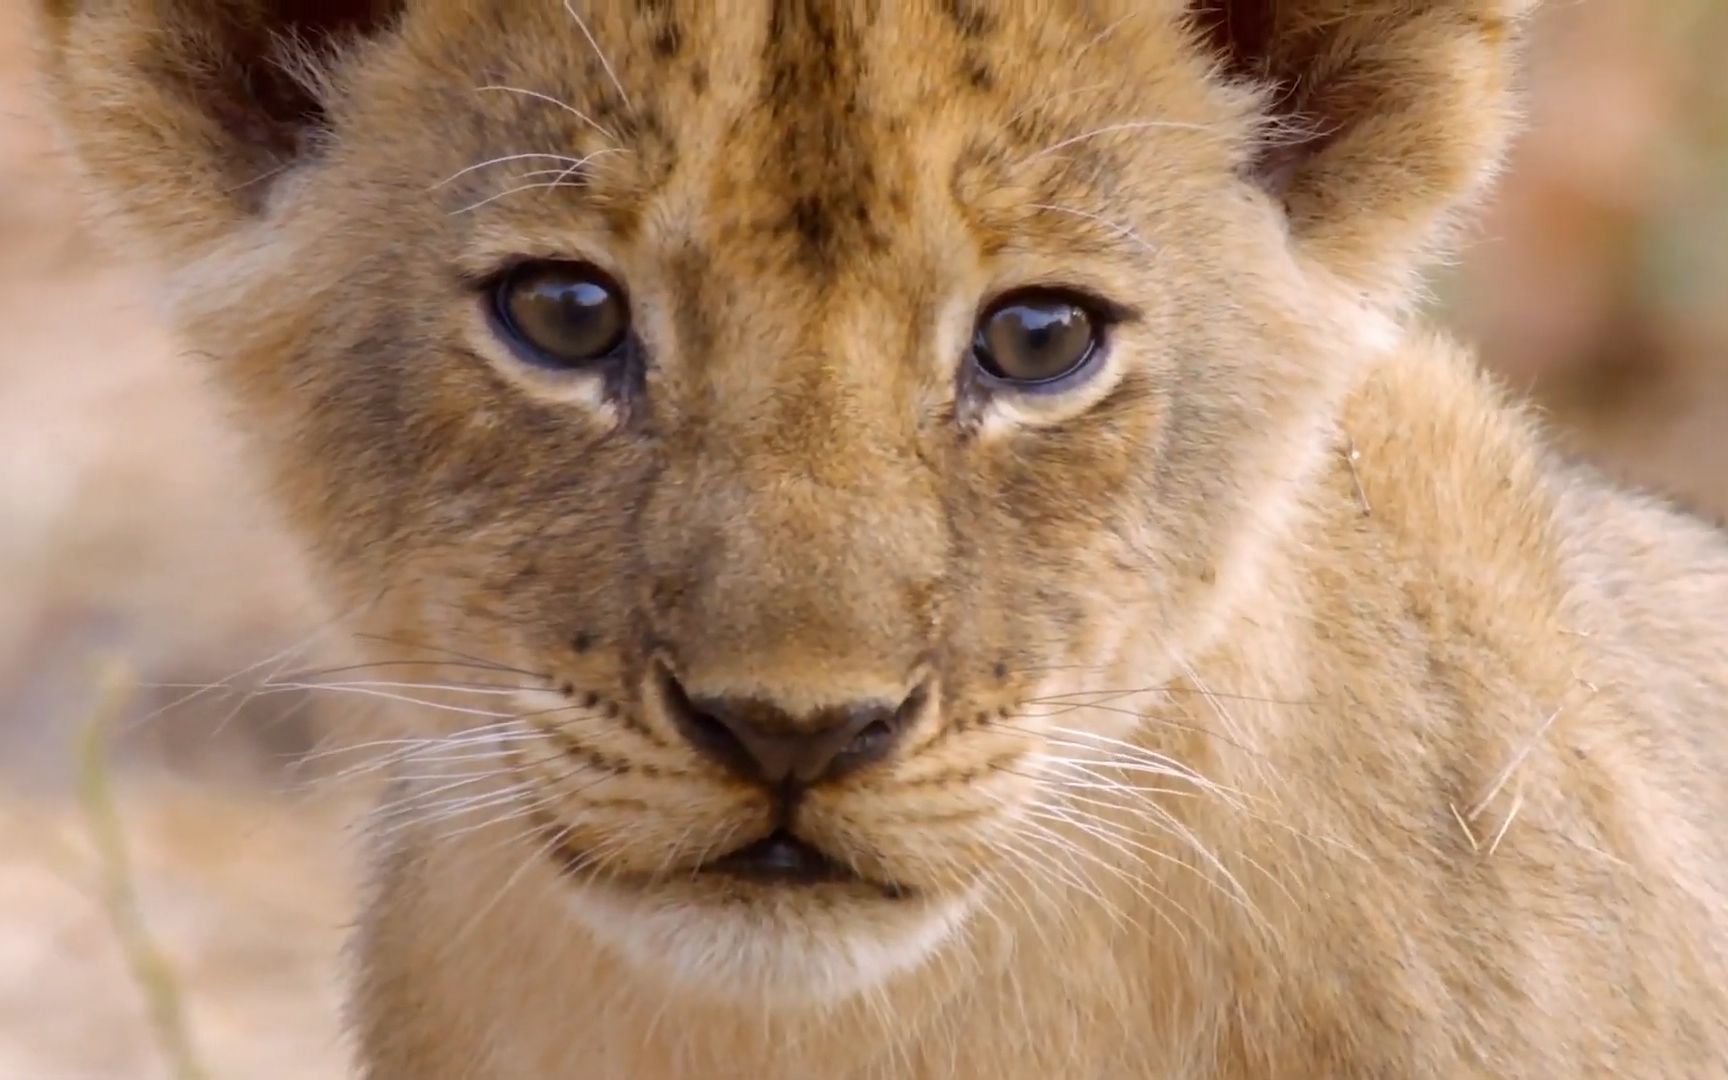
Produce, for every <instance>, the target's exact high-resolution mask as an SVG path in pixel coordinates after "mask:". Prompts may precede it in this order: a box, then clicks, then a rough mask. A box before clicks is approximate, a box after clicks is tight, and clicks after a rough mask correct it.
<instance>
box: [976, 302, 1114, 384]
mask: <svg viewBox="0 0 1728 1080" xmlns="http://www.w3.org/2000/svg"><path fill="white" fill-rule="evenodd" d="M982 337H983V340H982V341H981V342H980V345H981V346H982V351H983V353H984V357H983V358H984V360H985V362H986V365H987V366H990V367H992V368H993V369H994V370H993V371H992V374H994V375H998V376H1000V377H1002V378H1005V379H1017V380H1021V381H1025V382H1036V381H1039V380H1043V379H1054V378H1056V377H1057V376H1059V375H1064V374H1067V373H1068V372H1069V371H1071V370H1073V369H1074V368H1075V367H1076V366H1077V365H1078V364H1079V363H1080V362H1081V361H1082V360H1085V359H1086V354H1087V353H1088V352H1090V351H1091V348H1092V324H1091V320H1090V319H1088V318H1087V317H1086V313H1085V312H1084V311H1082V310H1081V309H1080V308H1079V307H1077V306H1075V305H1074V304H1066V303H1061V302H1043V303H1024V304H1010V305H1008V306H1007V307H1003V308H999V309H997V310H996V311H994V312H992V313H991V314H990V315H989V317H988V318H987V319H986V321H985V324H984V332H983V335H982Z"/></svg>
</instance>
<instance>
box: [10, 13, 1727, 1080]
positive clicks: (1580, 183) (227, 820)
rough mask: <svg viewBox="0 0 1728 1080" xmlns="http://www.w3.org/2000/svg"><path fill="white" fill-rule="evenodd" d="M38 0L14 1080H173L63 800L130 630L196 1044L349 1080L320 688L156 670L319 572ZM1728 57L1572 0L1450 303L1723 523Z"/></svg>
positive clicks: (30, 106)
mask: <svg viewBox="0 0 1728 1080" xmlns="http://www.w3.org/2000/svg"><path fill="white" fill-rule="evenodd" d="M25 7H26V0H0V343H3V344H0V596H4V598H5V603H4V604H0V1076H7V1077H12V1076H17V1077H26V1076H28V1077H44V1078H46V1077H71V1076H78V1077H128V1078H130V1077H139V1076H152V1075H162V1073H161V1072H160V1070H161V1069H162V1068H163V1066H162V1063H161V1062H162V1059H161V1057H160V1055H159V1054H157V1053H156V1051H155V1050H154V1048H153V1041H152V1038H151V1032H150V1028H149V1025H148V1022H147V1018H146V1011H145V1008H144V1004H143V996H142V994H141V991H140V987H139V986H137V985H136V983H135V982H134V981H133V980H132V979H131V978H130V977H129V975H128V971H127V967H126V965H125V963H124V962H123V961H124V957H123V956H122V955H121V954H120V952H119V951H118V948H117V945H116V938H115V936H114V934H113V933H112V932H111V931H112V929H113V928H112V926H110V925H109V919H108V913H106V912H105V911H104V908H103V906H102V904H101V903H100V902H98V899H97V895H96V892H95V884H96V883H97V881H98V880H99V877H100V875H99V874H98V873H97V870H98V869H99V868H96V867H93V866H92V865H91V858H92V855H93V851H92V847H91V845H90V844H89V843H88V842H87V841H88V838H87V836H85V835H84V831H85V827H84V825H83V824H82V823H81V819H80V815H79V813H78V809H77V807H76V806H75V805H73V804H71V803H69V802H68V801H67V799H66V798H65V795H64V793H65V791H66V790H67V784H66V781H67V780H68V779H69V778H70V775H71V774H70V768H71V765H70V762H71V760H72V758H71V755H70V753H69V752H68V749H67V746H68V736H69V733H70V732H72V731H73V730H74V729H75V728H76V727H77V725H78V724H79V723H80V722H81V721H82V719H83V718H84V717H85V716H87V715H88V713H89V712H90V710H91V708H92V707H93V700H94V699H93V694H94V690H93V686H94V679H93V678H92V677H91V666H90V665H91V662H92V660H93V659H94V658H95V657H96V656H98V655H99V654H102V653H105V652H106V653H119V654H122V655H124V656H126V657H127V658H128V659H129V661H130V662H131V663H132V665H133V666H134V667H135V668H136V669H138V670H139V671H140V672H141V674H142V678H143V679H144V680H145V681H146V685H145V686H144V687H143V688H142V690H141V693H140V694H139V697H138V700H137V702H136V704H135V708H134V710H133V711H134V717H133V719H134V721H135V722H134V723H132V724H130V725H129V728H128V733H127V734H126V735H125V736H124V737H123V738H122V739H120V740H119V742H118V745H117V749H116V757H117V758H118V759H119V760H120V761H121V762H122V763H123V764H124V765H125V768H124V769H123V770H121V772H122V776H121V780H122V791H123V794H124V797H125V798H126V800H127V801H126V802H125V803H124V804H123V805H125V806H126V807H128V809H127V811H126V818H127V822H128V824H129V826H130V828H131V830H132V832H133V834H134V840H135V852H134V854H135V859H134V862H135V867H134V870H135V874H136V877H137V881H136V887H137V892H138V895H139V906H140V908H141V911H142V913H143V915H144V916H145V917H146V918H147V919H148V920H150V921H151V922H152V924H153V925H155V926H156V927H157V930H158V933H159V936H160V938H161V940H162V944H163V946H164V948H165V949H166V950H167V952H168V954H169V955H170V957H171V958H172V959H173V960H174V961H175V963H176V966H177V968H178V971H179V977H180V978H182V979H183V980H184V982H185V984H186V987H185V993H186V997H187V999H188V1002H189V1006H188V1007H189V1013H190V1021H191V1026H192V1028H193V1036H194V1039H195V1041H196V1042H197V1043H198V1045H199V1046H201V1047H202V1049H203V1051H204V1052H205V1053H206V1054H207V1057H208V1060H209V1062H210V1063H211V1067H212V1069H213V1071H214V1073H215V1075H218V1076H244V1077H278V1076H279V1077H290V1076H294V1077H300V1076H304V1077H315V1076H333V1075H339V1074H340V1069H341V1066H340V1064H339V1062H340V1060H341V1058H340V1052H339V1046H338V1044H337V1037H336V1031H337V1025H336V1018H335V1013H334V1005H333V1001H334V990H333V988H332V983H333V980H334V970H335V959H334V957H335V948H336V945H335V942H336V941H337V939H338V929H339V926H340V923H341V921H342V919H343V918H344V912H345V908H346V906H347V902H348V901H347V897H348V895H349V888H348V885H347V877H346V874H345V873H344V872H343V869H342V865H343V864H342V861H341V853H342V849H341V847H340V845H339V844H338V842H337V840H338V836H337V832H336V830H335V827H334V826H333V825H332V823H331V821H330V815H328V814H324V813H319V812H316V811H315V810H314V809H313V808H312V806H314V805H315V806H322V805H323V804H324V803H326V802H327V801H328V800H327V799H326V798H325V797H324V796H323V795H322V794H321V793H318V792H315V793H314V795H313V798H312V803H311V805H309V804H308V803H306V802H285V801H284V800H283V798H282V796H281V794H280V789H281V788H282V787H283V786H284V783H283V781H282V773H281V770H280V769H279V768H278V767H277V766H278V765H279V763H280V761H281V760H282V759H283V758H284V757H286V756H290V755H292V754H293V753H294V752H295V751H297V750H299V749H301V748H303V747H304V746H305V745H306V739H307V734H306V730H305V728H304V725H303V724H302V723H301V722H300V720H299V719H298V718H300V717H303V716H304V710H303V708H302V707H303V706H304V705H305V704H307V703H306V702H304V701H299V702H294V701H289V700H285V699H282V698H275V697H272V698H269V699H265V700H259V701H254V702H251V703H247V702H245V701H244V700H243V699H238V700H237V699H236V698H235V696H234V695H222V694H214V695H210V694H207V695H204V696H203V697H201V698H198V699H196V700H194V701H192V702H189V703H185V704H181V705H179V706H177V707H172V708H166V707H167V706H169V705H171V704H172V703H173V702H174V701H176V700H177V698H178V696H180V695H181V694H182V691H181V690H179V689H176V688H174V687H169V686H159V687H157V688H156V689H151V688H150V684H162V683H195V684H196V683H208V682H211V681H213V680H217V679H221V678H223V677H224V676H226V675H228V674H229V673H231V672H233V671H236V670H237V669H240V668H243V667H245V666H246V665H248V664H251V663H254V662H256V661H259V660H261V659H264V658H266V657H268V656H270V655H272V654H273V653H275V652H276V651H277V650H279V649H282V648H284V647H286V646H289V645H291V644H293V643H294V642H296V641H299V640H301V639H302V638H303V637H304V635H305V634H306V632H307V631H308V629H309V628H310V627H312V626H313V625H315V623H316V618H315V616H314V615H313V614H312V611H313V607H312V605H311V603H310V597H309V592H308V590H307V587H306V585H305V582H304V578H303V576H302V574H301V571H300V569H299V566H298V563H297V561H296V558H295V556H294V553H293V552H292V550H291V548H290V547H289V546H288V545H287V544H286V543H284V541H283V540H282V538H281V537H280V536H279V535H278V534H277V532H276V531H275V530H274V529H273V527H272V524H271V521H270V518H269V514H268V511H267V510H265V509H263V508H262V506H261V505H260V502H259V500H258V499H257V498H256V497H255V494H254V493H253V491H252V489H251V488H250V487H249V485H248V480H247V476H246V471H245V469H244V468H243V467H242V466H241V465H240V464H239V463H238V462H237V460H236V449H235V444H234V440H233V439H232V438H231V437H230V436H229V435H228V434H227V433H226V432H225V431H224V430H223V427H222V425H221V423H220V418H219V414H218V413H217V411H216V410H215V409H214V408H213V406H212V403H211V402H210V401H209V400H208V399H207V398H206V397H205V395H204V393H203V391H202V388H201V387H200V385H199V371H198V366H197V364H196V363H195V362H194V361H193V360H191V359H190V358H186V357H182V356H180V355H178V354H177V352H176V350H175V347H174V345H173V343H172V341H171V340H170V338H169V337H168V335H167V334H166V333H165V332H164V331H163V329H162V326H161V323H160V322H159V320H158V319H157V318H156V317H155V315H154V314H153V312H152V311H151V310H150V308H149V307H148V306H147V305H148V302H149V301H148V294H147V292H146V290H143V289H141V288H140V284H141V281H140V271H138V269H137V268H136V267H133V266H130V265H129V264H128V263H127V261H126V259H125V258H124V253H122V252H116V251H112V250H106V249H104V248H102V247H101V246H99V245H98V244H97V243H96V242H95V241H94V240H93V239H92V238H91V236H90V234H89V233H88V232H87V231H86V230H85V229H83V228H82V227H80V225H79V224H78V219H77V213H78V211H77V205H76V201H75V199H74V198H73V196H72V194H71V193H70V192H69V190H68V178H67V174H66V171H65V170H64V168H63V163H62V162H61V161H59V160H58V159H57V156H56V154H55V152H54V147H53V143H52V140H51V138H50V136H49V134H48V132H47V130H46V128H45V127H44V125H43V124H42V122H41V118H40V110H39V108H38V107H37V105H36V103H35V101H34V100H33V98H32V92H33V88H32V85H31V82H30V75H31V66H30V63H29V55H28V51H27V49H26V48H25V44H24V31H25V29H26V19H25V18H24V15H23V12H24V11H25ZM1724 56H1728V3H1725V2H1724V0H1662V2H1660V3H1653V2H1649V0H1590V2H1575V0H1574V2H1568V0H1550V4H1549V6H1548V8H1547V9H1546V12H1545V14H1544V15H1543V16H1542V17H1541V18H1540V19H1539V22H1538V26H1537V27H1536V32H1535V34H1534V37H1533V44H1532V51H1531V54H1530V62H1529V67H1528V75H1527V79H1526V82H1527V85H1528V88H1529V93H1528V113H1529V117H1530V124H1529V132H1528V134H1527V135H1526V136H1525V138H1524V139H1523V140H1522V142H1521V144H1520V146H1519V148H1518V150H1517V153H1516V155H1515V157H1514V159H1513V161H1512V163H1511V168H1510V171H1509V173H1508V174H1507V176H1506V178H1505V181H1504V183H1503V184H1502V186H1501V188H1500V191H1499V194H1498V195H1497V197H1496V198H1495V200H1494V202H1493V203H1492V205H1491V206H1490V207H1489V209H1488V213H1487V216H1486V218H1485V220H1484V221H1483V222H1482V224H1481V225H1480V227H1479V228H1478V229H1476V230H1475V231H1474V232H1473V233H1472V234H1471V242H1470V243H1469V245H1468V246H1467V248H1466V249H1465V251H1464V252H1463V254H1462V257H1461V258H1460V260H1459V262H1458V264H1457V265H1456V266H1454V267H1452V268H1450V269H1449V270H1448V271H1447V272H1446V273H1444V274H1442V275H1440V276H1439V278H1438V279H1437V282H1436V286H1435V292H1436V297H1435V307H1436V310H1437V312H1438V313H1439V315H1440V317H1441V318H1443V319H1444V320H1446V321H1448V322H1450V323H1451V324H1452V325H1454V326H1456V327H1457V328H1459V330H1460V331H1461V332H1462V333H1463V335H1464V336H1465V337H1467V338H1469V339H1471V340H1473V341H1475V342H1477V343H1478V344H1479V345H1480V347H1481V353H1482V356H1483V358H1484V361H1485V363H1487V364H1488V365H1489V366H1490V367H1492V368H1494V369H1496V370H1497V371H1499V372H1500V373H1502V375H1503V376H1504V377H1505V378H1506V379H1507V380H1508V382H1509V383H1510V384H1511V385H1512V386H1514V387H1515V388H1517V389H1519V390H1521V391H1527V392H1529V393H1530V394H1531V395H1532V396H1533V397H1534V398H1535V399H1536V400H1537V401H1538V402H1540V403H1541V404H1542V405H1543V407H1544V408H1545V409H1547V410H1548V412H1549V413H1550V415H1551V417H1552V420H1553V423H1554V426H1555V430H1556V433H1557V437H1558V438H1559V439H1560V440H1561V441H1562V442H1563V443H1565V444H1566V445H1567V446H1568V447H1569V448H1570V449H1572V450H1573V451H1574V452H1576V453H1578V454H1581V455H1583V456H1587V457H1590V458H1592V459H1594V460H1596V461H1598V462H1600V463H1601V464H1603V466H1604V467H1606V468H1608V469H1610V470H1611V471H1613V472H1614V473H1616V474H1618V475H1620V476H1622V477H1624V478H1626V479H1628V480H1630V481H1633V482H1637V483H1640V484H1643V485H1646V486H1650V487H1654V488H1657V489H1660V490H1664V491H1667V492H1670V493H1672V494H1673V495H1675V496H1677V497H1679V498H1682V499H1683V500H1685V501H1687V502H1689V503H1691V504H1692V505H1694V506H1696V507H1697V508H1699V509H1700V510H1702V511H1704V512H1707V513H1711V514H1715V515H1723V514H1724V513H1725V512H1728V79H1725V78H1723V74H1722V72H1721V70H1720V68H1721V65H1722V61H1721V58H1722V57H1724ZM157 713H159V715H153V714H157ZM146 718H147V719H146ZM139 721H142V722H139ZM194 781H195V782H194ZM272 792H275V793H272Z"/></svg>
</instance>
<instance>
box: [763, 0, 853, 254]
mask: <svg viewBox="0 0 1728 1080" xmlns="http://www.w3.org/2000/svg"><path fill="white" fill-rule="evenodd" d="M872 6H873V5H870V4H863V3H833V2H824V0H774V2H773V4H772V6H771V7H770V10H769V22H768V35H767V39H766V42H765V44H764V46H763V58H762V59H763V69H764V71H765V72H766V78H765V79H764V82H763V98H762V102H761V104H762V108H763V113H764V115H765V116H766V117H767V118H768V120H769V122H770V123H771V124H772V129H771V130H770V131H769V132H768V136H769V138H770V140H771V143H770V145H771V146H773V147H774V148H775V152H776V153H778V154H779V155H780V169H779V170H778V171H779V173H780V178H781V180H782V183H783V188H782V192H781V194H782V197H783V199H784V205H785V207H786V210H785V213H784V215H783V216H782V218H781V222H780V227H781V229H782V231H783V232H784V233H785V235H787V236H789V237H790V238H791V239H792V240H793V242H794V243H795V245H796V250H797V252H798V257H799V259H800V261H802V262H804V263H806V264H807V265H808V266H809V267H810V268H811V269H813V270H816V271H818V272H821V273H832V272H833V271H834V269H835V266H836V263H837V260H838V256H839V254H840V252H841V251H843V250H846V249H847V248H855V247H865V248H875V247H880V246H881V244H882V243H883V240H882V238H881V236H880V234H879V233H878V232H877V231H876V230H875V229H874V228H873V227H872V225H871V205H872V203H873V201H874V199H875V194H876V186H877V185H876V179H877V178H876V165H875V160H874V146H873V145H872V138H871V136H872V132H871V117H870V114H869V112H868V110H867V109H866V107H865V105H864V103H863V100H862V86H861V83H862V82H863V80H864V78H865V77H866V75H867V73H866V71H865V70H864V68H865V63H864V58H863V55H862V53H863V42H862V37H863V32H864V31H863V26H866V25H868V21H867V20H868V19H869V18H870V12H869V11H868V9H869V8H870V7H872Z"/></svg>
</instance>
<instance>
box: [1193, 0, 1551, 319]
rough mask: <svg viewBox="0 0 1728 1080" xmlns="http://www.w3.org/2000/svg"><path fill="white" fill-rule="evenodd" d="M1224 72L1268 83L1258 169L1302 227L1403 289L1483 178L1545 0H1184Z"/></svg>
mask: <svg viewBox="0 0 1728 1080" xmlns="http://www.w3.org/2000/svg"><path fill="white" fill-rule="evenodd" d="M1186 4H1187V8H1188V17H1189V21H1190V24H1191V26H1192V27H1193V28H1194V29H1195V30H1196V31H1198V33H1197V37H1198V38H1199V41H1200V44H1201V45H1202V47H1203V48H1205V49H1207V50H1209V51H1210V52H1211V53H1212V54H1213V57H1214V58H1215V60H1216V61H1217V62H1218V70H1219V74H1220V76H1221V77H1223V78H1225V79H1227V80H1229V81H1231V82H1232V83H1235V84H1237V85H1246V86H1249V87H1252V88H1254V89H1255V90H1257V91H1258V93H1259V96H1260V99H1261V101H1262V103H1263V109H1264V120H1265V122H1266V123H1265V128H1266V130H1267V131H1268V132H1269V133H1271V135H1272V136H1273V137H1272V138H1270V139H1268V141H1267V143H1266V151H1265V153H1263V154H1262V155H1260V157H1259V158H1258V159H1257V160H1256V161H1255V162H1253V163H1252V165H1251V169H1250V171H1251V172H1252V173H1253V175H1254V178H1255V179H1256V180H1257V181H1258V182H1259V183H1260V184H1261V185H1262V186H1263V187H1265V188H1266V189H1267V190H1268V191H1269V192H1270V193H1271V194H1273V195H1274V196H1275V197H1276V198H1278V199H1279V201H1280V202H1281V203H1282V204H1283V206H1284V208H1285V212H1286V215H1287V217H1288V220H1289V224H1290V232H1291V235H1292V237H1293V239H1294V240H1295V241H1296V243H1297V244H1298V245H1299V246H1301V247H1302V248H1303V249H1304V250H1305V251H1306V252H1307V253H1309V254H1310V255H1312V256H1313V257H1314V258H1315V259H1317V260H1318V261H1319V262H1321V263H1323V264H1325V265H1327V266H1329V267H1330V268H1331V269H1332V270H1333V271H1334V272H1335V273H1337V274H1339V275H1340V276H1341V277H1342V278H1343V279H1344V280H1346V281H1348V282H1350V283H1351V284H1352V285H1354V286H1356V287H1357V288H1358V289H1359V290H1360V291H1361V292H1362V293H1363V294H1364V295H1366V296H1370V297H1374V298H1377V299H1381V300H1389V301H1392V302H1398V301H1399V300H1401V299H1405V298H1407V297H1408V296H1409V295H1410V289H1409V286H1410V284H1411V279H1412V277H1413V276H1414V274H1415V273H1416V272H1417V271H1418V270H1419V269H1420V267H1421V266H1422V264H1423V263H1424V261H1426V259H1427V258H1429V257H1430V256H1432V255H1434V254H1435V253H1436V252H1437V251H1438V250H1440V249H1441V248H1442V247H1443V246H1444V245H1445V243H1446V241H1447V239H1448V231H1447V229H1446V225H1447V223H1448V221H1449V219H1450V218H1451V216H1452V212H1453V211H1454V210H1456V209H1457V208H1458V207H1459V206H1461V205H1463V204H1465V203H1467V202H1468V201H1469V200H1470V199H1471V198H1473V197H1474V196H1476V195H1477V194H1478V193H1479V192H1481V191H1482V190H1483V187H1484V182H1485V181H1486V180H1487V178H1488V177H1489V176H1490V175H1491V174H1492V173H1493V171H1494V170H1495V168H1496V167H1497V166H1498V164H1499V162H1500V160H1501V157H1502V154H1503V152H1504V149H1505V146H1506V143H1507V140H1508V137H1509V135H1510V132H1511V128H1512V123H1511V121H1512V104H1513V102H1512V94H1511V91H1510V85H1511V82H1512V75H1513V69H1514V66H1515V61H1516V51H1517V50H1516V48H1515V45H1516V42H1517V38H1518V30H1519V27H1520V25H1521V23H1522V21H1523V19H1524V18H1525V16H1527V15H1528V13H1529V12H1530V11H1531V10H1532V9H1533V8H1534V7H1535V6H1536V3H1535V0H1186Z"/></svg>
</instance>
